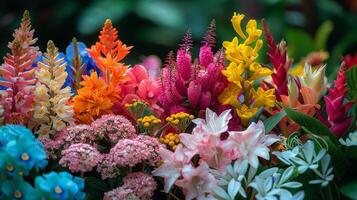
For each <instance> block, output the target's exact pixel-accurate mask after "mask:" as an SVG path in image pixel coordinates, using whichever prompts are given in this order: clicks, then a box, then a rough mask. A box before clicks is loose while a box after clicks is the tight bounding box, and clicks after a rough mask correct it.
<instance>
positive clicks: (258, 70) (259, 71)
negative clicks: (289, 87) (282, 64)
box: [249, 63, 273, 80]
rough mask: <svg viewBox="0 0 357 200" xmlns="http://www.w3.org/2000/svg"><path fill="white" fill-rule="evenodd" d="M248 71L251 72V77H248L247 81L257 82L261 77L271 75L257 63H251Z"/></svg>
mask: <svg viewBox="0 0 357 200" xmlns="http://www.w3.org/2000/svg"><path fill="white" fill-rule="evenodd" d="M249 70H250V71H251V72H253V75H252V76H250V77H249V80H257V79H259V78H261V77H263V76H268V75H271V74H272V73H273V71H271V70H270V69H269V68H266V67H262V66H261V65H260V64H258V63H252V64H251V65H250V66H249Z"/></svg>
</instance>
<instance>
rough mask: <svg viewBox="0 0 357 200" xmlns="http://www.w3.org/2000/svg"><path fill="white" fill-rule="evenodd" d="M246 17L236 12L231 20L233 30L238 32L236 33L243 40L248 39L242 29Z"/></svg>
mask: <svg viewBox="0 0 357 200" xmlns="http://www.w3.org/2000/svg"><path fill="white" fill-rule="evenodd" d="M244 17H245V16H244V15H243V14H239V13H238V14H237V13H236V12H234V14H233V17H232V19H231V22H232V24H233V28H234V30H235V31H236V33H237V34H238V35H239V36H240V37H241V38H243V39H245V38H246V36H245V35H244V33H243V31H242V27H241V25H240V24H241V22H242V20H243V18H244Z"/></svg>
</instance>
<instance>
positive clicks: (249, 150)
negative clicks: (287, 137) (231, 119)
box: [227, 121, 279, 168]
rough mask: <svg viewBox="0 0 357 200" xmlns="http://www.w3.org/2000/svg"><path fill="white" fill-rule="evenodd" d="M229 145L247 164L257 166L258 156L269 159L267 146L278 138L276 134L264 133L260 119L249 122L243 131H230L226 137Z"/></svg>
mask: <svg viewBox="0 0 357 200" xmlns="http://www.w3.org/2000/svg"><path fill="white" fill-rule="evenodd" d="M227 140H228V141H229V142H230V145H231V147H232V148H233V149H234V150H235V151H236V152H237V153H238V154H239V159H247V160H248V162H249V164H250V165H251V166H252V167H254V168H257V167H258V166H259V160H258V157H261V158H264V159H266V160H269V148H268V146H270V145H272V144H273V143H275V142H276V141H278V140H279V137H278V136H276V135H272V134H268V135H265V130H264V124H263V122H261V121H258V123H255V122H253V123H251V124H250V126H249V127H248V128H247V129H246V130H245V131H231V132H229V137H228V139H227Z"/></svg>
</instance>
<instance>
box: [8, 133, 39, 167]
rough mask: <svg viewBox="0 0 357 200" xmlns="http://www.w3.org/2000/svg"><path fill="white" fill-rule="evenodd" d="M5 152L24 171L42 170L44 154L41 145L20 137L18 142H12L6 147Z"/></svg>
mask: <svg viewBox="0 0 357 200" xmlns="http://www.w3.org/2000/svg"><path fill="white" fill-rule="evenodd" d="M6 151H7V153H8V154H9V155H11V156H12V157H13V158H14V159H15V160H16V162H17V163H18V164H19V165H20V166H22V167H23V168H24V169H26V170H31V169H32V168H33V167H39V168H42V167H43V166H44V164H45V163H44V160H46V152H45V150H44V148H43V145H42V144H41V143H40V142H38V141H36V140H34V141H31V140H29V139H28V138H26V137H22V136H20V137H19V139H18V140H12V141H10V142H9V143H8V144H7V145H6Z"/></svg>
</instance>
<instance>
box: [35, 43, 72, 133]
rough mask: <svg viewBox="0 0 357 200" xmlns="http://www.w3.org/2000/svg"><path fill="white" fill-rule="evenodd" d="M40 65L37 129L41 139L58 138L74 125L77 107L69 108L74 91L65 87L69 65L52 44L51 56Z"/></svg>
mask: <svg viewBox="0 0 357 200" xmlns="http://www.w3.org/2000/svg"><path fill="white" fill-rule="evenodd" d="M37 65H38V68H37V70H36V72H35V75H36V78H37V79H38V82H37V84H36V89H35V110H34V116H33V121H34V124H35V126H34V129H35V133H39V134H40V135H48V134H50V133H51V134H54V133H55V132H56V131H60V130H61V129H63V128H64V127H66V126H67V125H68V124H70V123H72V122H73V106H72V105H69V99H70V98H71V88H70V87H69V86H67V87H64V83H65V81H66V78H67V75H68V74H67V72H66V71H65V70H66V65H67V63H66V62H65V61H64V58H60V57H59V54H58V49H57V48H56V47H55V44H54V43H53V42H52V41H51V40H50V41H48V43H47V52H46V53H45V54H44V56H43V59H42V61H40V62H38V64H37Z"/></svg>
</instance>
